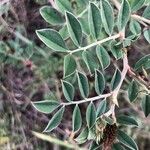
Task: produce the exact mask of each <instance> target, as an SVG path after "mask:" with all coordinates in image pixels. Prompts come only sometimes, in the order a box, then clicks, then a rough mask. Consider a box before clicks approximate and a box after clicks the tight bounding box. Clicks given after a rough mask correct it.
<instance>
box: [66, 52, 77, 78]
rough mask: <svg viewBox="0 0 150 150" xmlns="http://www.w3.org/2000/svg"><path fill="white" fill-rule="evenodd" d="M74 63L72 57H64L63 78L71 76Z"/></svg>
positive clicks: (74, 67)
mask: <svg viewBox="0 0 150 150" xmlns="http://www.w3.org/2000/svg"><path fill="white" fill-rule="evenodd" d="M76 67H77V65H76V62H75V60H74V58H73V56H72V55H70V54H69V55H66V56H65V58H64V77H67V76H69V75H71V74H73V73H74V72H75V70H76Z"/></svg>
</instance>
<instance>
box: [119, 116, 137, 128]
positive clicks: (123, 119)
mask: <svg viewBox="0 0 150 150" xmlns="http://www.w3.org/2000/svg"><path fill="white" fill-rule="evenodd" d="M117 123H120V124H124V125H134V126H138V122H137V121H136V120H135V119H134V118H133V117H130V116H126V115H120V116H118V117H117Z"/></svg>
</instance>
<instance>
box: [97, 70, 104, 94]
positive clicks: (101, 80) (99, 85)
mask: <svg viewBox="0 0 150 150" xmlns="http://www.w3.org/2000/svg"><path fill="white" fill-rule="evenodd" d="M104 89H105V78H104V76H103V74H102V73H101V72H100V71H99V70H95V91H96V93H97V94H98V95H100V94H102V93H103V91H104Z"/></svg>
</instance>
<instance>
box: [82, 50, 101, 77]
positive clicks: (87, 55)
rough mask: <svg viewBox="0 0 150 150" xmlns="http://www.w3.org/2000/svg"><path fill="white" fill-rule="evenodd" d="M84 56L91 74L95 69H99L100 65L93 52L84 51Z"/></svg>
mask: <svg viewBox="0 0 150 150" xmlns="http://www.w3.org/2000/svg"><path fill="white" fill-rule="evenodd" d="M82 58H83V60H84V62H85V64H86V66H87V68H88V70H89V72H90V74H92V73H94V71H95V69H97V68H98V67H99V66H98V63H97V61H96V60H95V58H94V56H93V54H92V53H91V52H89V51H83V52H82Z"/></svg>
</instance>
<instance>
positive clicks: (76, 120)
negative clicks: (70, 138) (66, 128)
mask: <svg viewBox="0 0 150 150" xmlns="http://www.w3.org/2000/svg"><path fill="white" fill-rule="evenodd" d="M81 125H82V117H81V112H80V108H79V106H78V105H76V106H75V108H74V111H73V117H72V126H73V127H72V128H73V131H74V132H75V131H78V130H79V129H80V128H81Z"/></svg>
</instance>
